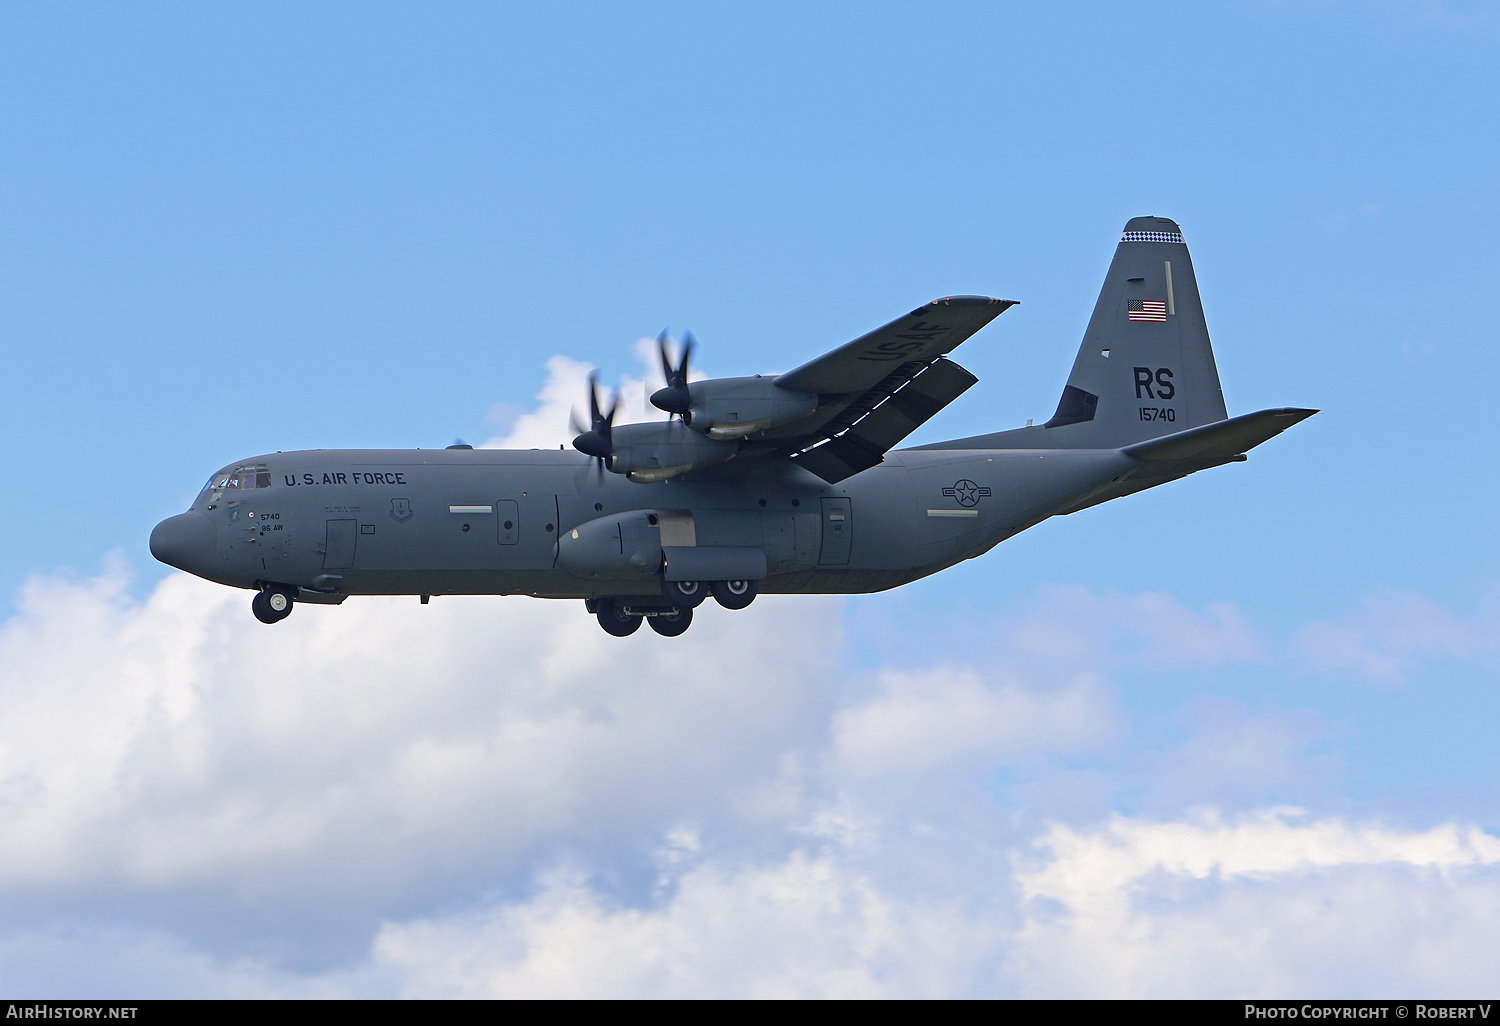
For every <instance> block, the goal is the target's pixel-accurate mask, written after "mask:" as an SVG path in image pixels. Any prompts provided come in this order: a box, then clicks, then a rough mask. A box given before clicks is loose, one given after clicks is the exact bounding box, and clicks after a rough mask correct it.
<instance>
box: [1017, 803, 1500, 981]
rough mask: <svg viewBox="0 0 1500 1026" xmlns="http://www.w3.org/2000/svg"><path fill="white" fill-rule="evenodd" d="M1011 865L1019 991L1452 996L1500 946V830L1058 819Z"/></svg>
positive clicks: (1486, 968) (1270, 813)
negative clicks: (1499, 915)
mask: <svg viewBox="0 0 1500 1026" xmlns="http://www.w3.org/2000/svg"><path fill="white" fill-rule="evenodd" d="M1040 847H1041V848H1042V849H1043V850H1044V851H1045V852H1046V855H1045V856H1044V857H1042V858H1041V859H1039V861H1038V864H1037V865H1035V866H1033V867H1031V868H1027V869H1023V870H1022V871H1021V872H1020V873H1019V874H1018V881H1019V883H1020V886H1021V888H1022V893H1023V895H1024V896H1025V898H1026V899H1027V902H1028V916H1027V921H1026V924H1025V926H1024V927H1023V928H1022V929H1021V930H1020V932H1019V933H1018V935H1017V938H1016V940H1017V944H1016V951H1017V955H1016V959H1015V963H1014V969H1015V972H1016V974H1017V978H1018V979H1020V980H1022V981H1024V983H1023V986H1022V988H1021V989H1022V992H1023V993H1026V994H1033V995H1053V994H1060V993H1066V994H1069V995H1073V996H1079V997H1094V996H1097V997H1162V996H1173V997H1196V996H1217V997H1230V996H1251V995H1255V996H1268V997H1269V996H1297V995H1302V996H1306V995H1313V994H1315V995H1318V996H1327V997H1334V996H1354V995H1359V996H1395V995H1400V994H1407V995H1409V994H1411V993H1427V994H1434V995H1456V994H1460V993H1472V992H1474V991H1475V990H1483V989H1484V987H1485V986H1486V985H1487V983H1486V981H1487V980H1488V979H1490V973H1491V971H1492V970H1491V966H1490V961H1491V959H1490V953H1492V952H1493V951H1494V950H1495V949H1496V946H1497V942H1500V921H1497V920H1496V917H1495V912H1496V911H1497V909H1500V873H1497V872H1496V871H1495V866H1496V864H1497V863H1500V839H1497V838H1495V837H1491V836H1489V835H1488V834H1485V833H1483V832H1481V831H1479V830H1477V829H1476V828H1473V827H1458V826H1454V825H1446V826H1441V827H1437V828H1434V829H1431V830H1428V831H1422V832H1416V831H1400V830H1394V829H1389V828H1385V827H1381V826H1379V825H1377V824H1352V823H1347V822H1344V821H1342V820H1338V819H1324V820H1315V819H1309V818H1307V817H1305V816H1303V815H1301V814H1300V813H1299V812H1298V810H1290V809H1274V810H1267V811H1264V812H1261V813H1258V814H1254V815H1248V816H1244V817H1241V818H1240V819H1238V820H1234V821H1225V820H1221V819H1220V818H1218V817H1217V816H1214V815H1213V814H1211V813H1210V814H1205V815H1204V816H1203V817H1201V818H1200V819H1199V820H1198V821H1196V822H1191V821H1190V822H1176V823H1170V822H1169V823H1159V822H1147V821H1141V820H1132V819H1126V818H1123V817H1116V818H1114V819H1112V820H1111V822H1110V823H1109V824H1108V825H1107V826H1105V827H1104V828H1103V829H1099V830H1094V831H1086V832H1085V831H1075V830H1072V829H1069V828H1067V827H1062V826H1058V827H1054V828H1052V829H1051V830H1050V831H1049V832H1048V833H1047V834H1046V835H1045V836H1044V837H1043V838H1042V840H1041V842H1040Z"/></svg>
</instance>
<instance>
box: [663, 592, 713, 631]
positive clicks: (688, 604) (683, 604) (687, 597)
mask: <svg viewBox="0 0 1500 1026" xmlns="http://www.w3.org/2000/svg"><path fill="white" fill-rule="evenodd" d="M661 593H662V594H663V595H664V596H666V599H667V601H668V602H670V603H672V605H674V606H676V607H677V608H678V609H696V608H698V607H699V606H700V605H702V604H703V600H704V599H706V598H708V582H706V581H662V582H661ZM678 633H679V634H680V633H682V632H681V631H679V632H678Z"/></svg>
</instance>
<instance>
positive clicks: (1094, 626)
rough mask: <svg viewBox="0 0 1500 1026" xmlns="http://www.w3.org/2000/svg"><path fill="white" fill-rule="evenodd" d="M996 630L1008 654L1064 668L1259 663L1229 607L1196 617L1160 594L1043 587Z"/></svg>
mask: <svg viewBox="0 0 1500 1026" xmlns="http://www.w3.org/2000/svg"><path fill="white" fill-rule="evenodd" d="M996 627H997V631H996V633H997V635H998V637H999V639H1000V643H1001V644H1003V646H1004V647H1005V648H1006V649H1007V650H1019V651H1021V652H1024V653H1026V654H1027V655H1029V656H1030V657H1031V658H1032V659H1033V660H1040V661H1044V662H1046V663H1047V664H1050V665H1059V666H1066V667H1078V668H1084V667H1088V668H1093V667H1099V666H1115V665H1119V664H1120V663H1122V662H1126V663H1130V664H1134V665H1138V666H1146V667H1159V666H1160V667H1187V666H1200V665H1211V664H1216V663H1235V662H1251V661H1255V660H1258V659H1260V658H1262V650H1261V643H1260V641H1259V639H1258V638H1257V637H1256V635H1255V632H1254V631H1253V630H1252V629H1251V627H1250V625H1249V624H1248V623H1247V622H1246V620H1245V618H1244V617H1243V616H1242V615H1241V614H1240V612H1239V610H1237V609H1236V608H1235V607H1234V606H1233V605H1231V604H1230V603H1227V602H1213V603H1210V604H1209V605H1208V607H1207V608H1206V609H1205V610H1204V611H1203V612H1201V613H1199V612H1194V611H1193V610H1190V609H1187V608H1185V607H1184V606H1183V605H1182V604H1181V603H1180V602H1178V601H1177V600H1176V599H1175V598H1173V597H1172V596H1170V595H1165V594H1162V593H1160V592H1138V593H1136V594H1134V595H1121V594H1118V593H1115V592H1093V591H1090V590H1089V589H1087V588H1082V587H1078V586H1076V585H1071V586H1068V585H1044V586H1043V587H1042V588H1040V589H1039V590H1038V595H1037V600H1036V601H1035V602H1034V603H1032V604H1031V605H1030V607H1029V609H1028V611H1027V612H1026V613H1024V614H1022V615H1021V616H1018V617H1015V618H1014V619H1010V620H1007V621H1004V622H1002V623H1000V624H997V625H996Z"/></svg>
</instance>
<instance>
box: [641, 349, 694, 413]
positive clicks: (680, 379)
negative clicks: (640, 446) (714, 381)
mask: <svg viewBox="0 0 1500 1026" xmlns="http://www.w3.org/2000/svg"><path fill="white" fill-rule="evenodd" d="M656 344H657V345H658V346H660V347H661V369H662V373H664V374H665V375H666V378H667V387H666V388H660V389H657V390H656V391H655V392H654V393H652V395H651V405H652V406H655V407H656V408H657V409H658V410H666V411H667V412H668V413H675V414H676V415H677V416H679V417H681V418H682V420H683V423H687V421H688V418H689V412H688V411H689V410H690V409H692V405H693V396H692V393H691V392H690V391H689V389H688V380H687V376H688V361H689V360H690V359H691V358H692V355H693V347H694V346H695V345H697V342H696V341H695V340H694V339H693V333H692V332H691V331H689V332H687V333H686V334H684V335H683V336H682V358H681V360H680V361H679V362H678V363H677V365H676V366H673V365H672V358H671V356H670V355H669V354H668V353H667V333H666V332H662V333H661V337H660V338H658V339H657V340H656Z"/></svg>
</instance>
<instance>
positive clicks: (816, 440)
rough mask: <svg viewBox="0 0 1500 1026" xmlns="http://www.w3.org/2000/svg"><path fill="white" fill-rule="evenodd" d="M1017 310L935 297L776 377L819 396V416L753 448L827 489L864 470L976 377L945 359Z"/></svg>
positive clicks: (1001, 302)
mask: <svg viewBox="0 0 1500 1026" xmlns="http://www.w3.org/2000/svg"><path fill="white" fill-rule="evenodd" d="M1014 305H1015V303H1014V301H1012V300H1007V299H990V298H989V297H987V296H952V297H949V298H947V299H938V300H934V301H933V302H931V303H929V304H927V305H926V306H923V307H918V308H917V309H916V310H913V311H912V312H911V313H909V314H907V315H906V316H905V317H901V318H898V319H897V320H894V321H892V322H891V323H890V324H887V325H886V326H885V327H883V328H877V329H876V330H874V331H872V332H870V333H869V334H867V335H863V336H861V337H859V338H857V339H855V340H854V341H853V342H850V343H849V344H848V345H845V346H841V347H839V348H838V349H835V350H834V351H833V352H831V353H828V354H827V355H825V356H820V357H818V359H816V360H813V361H812V362H811V363H807V364H804V365H802V366H801V367H798V368H797V369H796V370H794V371H789V372H787V373H786V374H782V375H780V376H779V377H777V378H776V384H777V385H778V386H779V387H781V388H788V389H792V390H794V391H798V392H814V393H817V394H818V396H819V399H820V401H819V404H818V414H819V415H818V416H815V417H814V418H812V419H811V420H810V421H809V422H807V423H803V424H799V425H798V426H797V429H796V433H795V434H794V435H791V436H790V437H787V436H783V437H779V438H764V440H761V441H760V442H759V444H754V443H752V444H754V447H755V448H759V449H761V450H762V451H763V452H765V451H768V450H769V451H774V452H776V453H778V454H780V455H783V456H788V457H790V458H791V460H792V461H793V462H795V463H796V464H797V465H799V466H801V467H803V468H804V469H806V470H810V471H812V472H813V473H814V474H817V475H818V476H819V477H821V478H822V479H823V480H825V481H827V482H829V483H830V484H834V483H837V482H839V481H842V480H843V479H844V478H846V477H851V476H853V475H854V474H858V473H859V472H860V471H862V470H868V469H869V468H870V467H873V466H875V465H877V464H879V463H881V462H882V461H883V460H884V459H885V454H886V453H887V452H889V451H890V450H891V449H892V448H893V447H894V446H895V445H896V444H897V443H898V442H900V441H901V440H902V439H903V438H905V437H906V436H907V435H909V434H911V433H912V432H913V431H915V430H916V429H917V428H918V427H920V426H921V425H922V424H923V423H924V422H926V421H927V420H928V418H930V417H931V416H932V415H933V414H935V413H937V412H938V411H939V410H941V409H942V408H943V407H944V406H947V405H948V404H949V403H951V402H952V401H953V400H954V399H957V398H958V397H959V396H960V395H962V394H963V393H964V392H965V391H966V390H967V389H968V388H969V386H971V385H973V384H974V383H975V382H976V381H978V380H979V379H978V378H976V377H974V375H972V374H970V373H969V372H968V371H966V370H964V369H963V368H962V367H960V366H959V365H958V364H956V363H954V362H953V361H952V360H948V359H946V358H945V356H944V354H946V353H950V352H952V351H953V350H954V349H955V348H957V347H958V345H959V343H961V342H963V341H964V340H965V339H966V338H968V337H969V336H970V335H972V334H974V333H975V332H976V331H978V330H979V329H980V328H982V327H984V326H985V325H986V324H988V323H989V322H990V321H992V320H994V319H995V318H996V317H998V316H1000V315H1001V314H1002V313H1004V312H1005V311H1006V310H1007V309H1009V308H1010V307H1012V306H1014Z"/></svg>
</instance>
